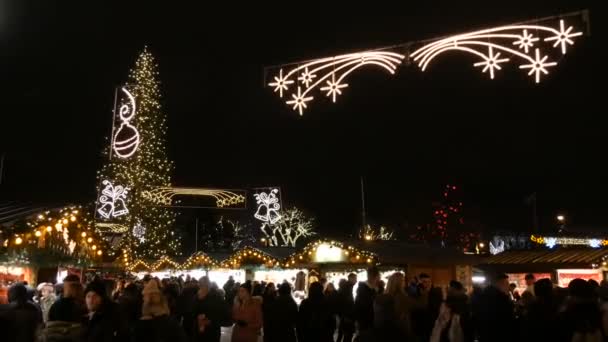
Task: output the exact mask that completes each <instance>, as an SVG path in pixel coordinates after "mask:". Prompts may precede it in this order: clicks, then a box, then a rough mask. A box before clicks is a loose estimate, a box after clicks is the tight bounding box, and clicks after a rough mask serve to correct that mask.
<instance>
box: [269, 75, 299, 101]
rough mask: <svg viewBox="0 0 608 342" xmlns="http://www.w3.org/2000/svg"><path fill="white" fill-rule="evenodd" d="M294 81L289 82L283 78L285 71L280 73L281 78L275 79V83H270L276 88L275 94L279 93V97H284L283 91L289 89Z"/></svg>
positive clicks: (276, 77)
mask: <svg viewBox="0 0 608 342" xmlns="http://www.w3.org/2000/svg"><path fill="white" fill-rule="evenodd" d="M293 82H294V81H293V80H287V79H285V77H283V69H281V70H280V71H279V76H275V77H274V82H271V83H268V85H269V86H271V87H274V92H275V93H276V92H277V91H278V92H279V96H280V97H283V91H284V90H288V89H289V85H290V84H293Z"/></svg>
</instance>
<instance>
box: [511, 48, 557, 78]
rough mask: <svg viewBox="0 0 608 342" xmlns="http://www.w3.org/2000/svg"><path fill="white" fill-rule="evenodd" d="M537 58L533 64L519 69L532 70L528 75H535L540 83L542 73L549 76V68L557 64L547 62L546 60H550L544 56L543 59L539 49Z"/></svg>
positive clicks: (521, 66) (536, 53) (536, 54)
mask: <svg viewBox="0 0 608 342" xmlns="http://www.w3.org/2000/svg"><path fill="white" fill-rule="evenodd" d="M535 56H536V57H535V58H534V60H533V62H532V63H530V64H524V65H520V66H519V68H520V69H530V72H529V73H528V75H532V74H535V77H536V83H539V82H540V73H541V72H542V73H543V74H545V75H546V74H548V73H549V72H548V71H547V67H551V66H554V65H557V62H546V60H547V58H549V56H543V58H540V51H539V50H538V49H536V52H535Z"/></svg>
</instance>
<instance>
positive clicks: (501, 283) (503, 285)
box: [494, 273, 509, 294]
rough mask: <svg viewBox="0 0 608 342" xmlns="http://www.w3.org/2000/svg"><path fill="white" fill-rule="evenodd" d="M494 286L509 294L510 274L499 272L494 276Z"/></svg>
mask: <svg viewBox="0 0 608 342" xmlns="http://www.w3.org/2000/svg"><path fill="white" fill-rule="evenodd" d="M494 286H495V287H496V288H498V289H499V290H500V291H502V292H504V293H506V294H509V276H508V275H506V274H504V273H500V274H497V275H496V276H495V278H494Z"/></svg>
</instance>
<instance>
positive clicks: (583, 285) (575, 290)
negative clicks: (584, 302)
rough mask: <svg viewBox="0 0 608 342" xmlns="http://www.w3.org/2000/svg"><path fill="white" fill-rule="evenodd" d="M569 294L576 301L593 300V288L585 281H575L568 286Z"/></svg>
mask: <svg viewBox="0 0 608 342" xmlns="http://www.w3.org/2000/svg"><path fill="white" fill-rule="evenodd" d="M568 292H569V294H570V297H572V298H576V299H591V298H593V288H592V287H591V285H589V283H588V282H586V281H585V280H583V279H578V278H577V279H574V280H572V281H571V282H570V284H568Z"/></svg>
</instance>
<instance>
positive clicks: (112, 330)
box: [83, 280, 128, 342]
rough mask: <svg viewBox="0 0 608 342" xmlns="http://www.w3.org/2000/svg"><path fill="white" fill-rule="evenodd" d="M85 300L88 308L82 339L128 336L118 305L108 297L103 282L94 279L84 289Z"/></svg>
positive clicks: (89, 340)
mask: <svg viewBox="0 0 608 342" xmlns="http://www.w3.org/2000/svg"><path fill="white" fill-rule="evenodd" d="M84 293H85V302H86V306H87V309H88V310H89V314H88V318H89V319H88V320H86V322H85V332H84V334H83V335H84V341H86V342H98V341H99V342H104V341H121V340H125V339H126V338H127V336H128V327H127V326H126V320H125V319H123V317H122V314H121V312H120V310H119V309H118V306H117V305H116V304H115V303H113V302H112V301H111V300H110V299H109V298H108V293H107V290H106V286H105V284H104V283H103V282H102V281H101V280H94V281H92V282H91V283H89V285H87V287H86V289H85V292H84Z"/></svg>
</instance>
